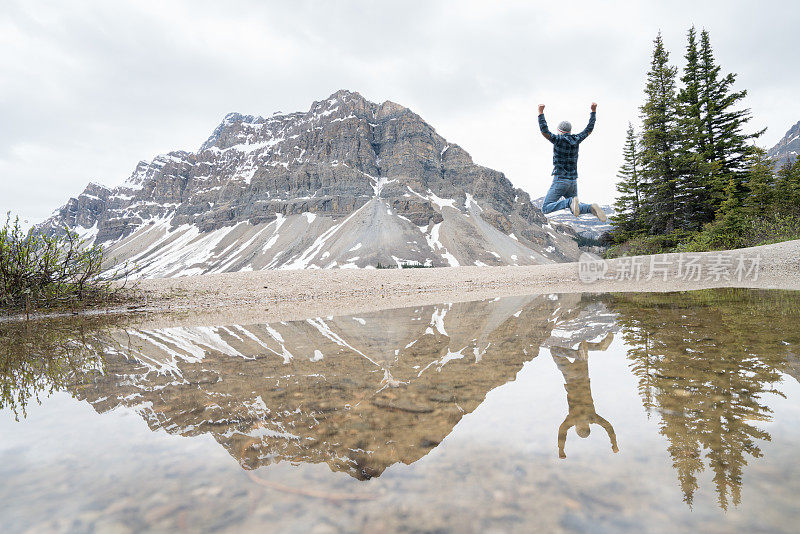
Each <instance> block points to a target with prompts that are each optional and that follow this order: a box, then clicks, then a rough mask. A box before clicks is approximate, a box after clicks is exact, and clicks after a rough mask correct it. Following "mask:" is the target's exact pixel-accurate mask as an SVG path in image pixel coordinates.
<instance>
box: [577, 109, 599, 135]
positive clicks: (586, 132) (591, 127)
mask: <svg viewBox="0 0 800 534" xmlns="http://www.w3.org/2000/svg"><path fill="white" fill-rule="evenodd" d="M591 109H592V112H591V113H590V114H589V124H587V125H586V128H585V129H584V130H583V131H582V132H581V133H579V134H578V142H581V141H583V140H584V139H586V138H587V137H589V134H590V133H592V130H594V120H595V116H596V112H597V104H596V103H594V102H592V108H591Z"/></svg>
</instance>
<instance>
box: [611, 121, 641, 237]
mask: <svg viewBox="0 0 800 534" xmlns="http://www.w3.org/2000/svg"><path fill="white" fill-rule="evenodd" d="M637 144H638V143H637V139H636V133H635V132H634V129H633V126H632V125H631V123H628V133H627V136H626V138H625V147H624V148H623V150H622V158H623V163H622V166H621V167H620V169H619V173H618V174H617V178H619V182H617V192H618V193H619V195H618V196H617V200H616V202H615V203H614V211H615V212H616V214H615V215H613V216H612V217H611V221H612V222H613V224H614V232H613V234H614V240H615V241H617V242H622V241H624V240H626V239H630V238H631V237H633V236H635V235H636V234H638V233H640V231H641V230H642V229H643V224H642V209H641V207H642V184H641V175H640V173H641V164H640V162H639V148H638V146H637Z"/></svg>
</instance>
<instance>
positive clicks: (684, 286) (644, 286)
mask: <svg viewBox="0 0 800 534" xmlns="http://www.w3.org/2000/svg"><path fill="white" fill-rule="evenodd" d="M586 267H587V264H586V263H585V262H584V265H583V268H584V271H583V275H581V274H580V272H579V269H580V268H581V264H580V263H560V264H551V265H534V266H521V267H445V268H435V269H381V270H372V269H370V270H364V269H359V270H316V269H315V270H295V271H255V272H236V273H224V274H207V275H199V276H190V277H184V278H164V279H147V280H141V281H140V282H138V287H139V288H140V289H141V290H142V292H143V294H144V295H145V297H146V299H147V305H146V308H147V309H148V310H152V311H171V312H180V313H179V314H178V315H179V316H181V317H183V318H184V319H185V320H187V321H191V322H192V323H193V324H203V323H207V324H227V323H233V322H235V323H247V322H252V321H258V322H269V321H283V320H296V319H304V318H308V317H314V316H329V315H343V314H353V313H359V312H365V311H375V310H381V309H390V308H397V307H403V306H414V305H425V304H434V303H441V302H463V301H470V300H481V299H487V298H495V297H503V296H510V295H524V294H534V293H579V292H580V293H582V292H591V293H600V292H633V291H653V292H663V291H686V290H694V289H705V288H713V287H750V288H772V289H796V290H798V289H800V240H797V241H788V242H784V243H778V244H774V245H764V246H760V247H753V248H747V249H737V250H733V251H725V252H704V253H695V254H684V255H682V256H681V255H678V254H663V255H655V256H636V257H632V258H618V259H615V260H609V261H607V262H602V261H599V262H598V263H596V264H595V265H592V266H590V267H592V268H593V270H592V271H589V270H587V268H586ZM603 269H606V271H605V276H604V277H603V278H601V279H597V280H592V281H589V280H590V279H593V278H595V277H596V275H597V274H600V273H602V272H603ZM593 273H594V274H593ZM170 315H171V316H172V319H171V320H170V321H174V320H175V317H176V316H175V314H170ZM179 322H182V321H179Z"/></svg>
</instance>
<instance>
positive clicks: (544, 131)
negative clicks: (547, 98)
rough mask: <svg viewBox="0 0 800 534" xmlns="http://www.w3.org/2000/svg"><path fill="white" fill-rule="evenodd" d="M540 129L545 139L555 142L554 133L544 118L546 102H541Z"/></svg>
mask: <svg viewBox="0 0 800 534" xmlns="http://www.w3.org/2000/svg"><path fill="white" fill-rule="evenodd" d="M539 130H541V131H542V136H543V137H544V138H545V139H547V140H548V141H550V142H551V143H552V142H553V134H551V133H550V130H548V129H547V121H546V120H544V104H539Z"/></svg>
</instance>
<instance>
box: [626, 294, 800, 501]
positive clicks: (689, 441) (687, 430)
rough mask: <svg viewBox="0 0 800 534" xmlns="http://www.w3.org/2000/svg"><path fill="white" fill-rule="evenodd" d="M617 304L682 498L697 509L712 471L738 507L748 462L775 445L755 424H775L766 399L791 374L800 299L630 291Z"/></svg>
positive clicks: (723, 494)
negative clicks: (702, 477)
mask: <svg viewBox="0 0 800 534" xmlns="http://www.w3.org/2000/svg"><path fill="white" fill-rule="evenodd" d="M611 306H612V307H613V309H615V311H617V312H619V314H620V316H619V324H620V325H621V326H622V332H623V338H624V340H625V342H626V344H627V345H628V346H629V347H630V349H629V350H628V358H629V360H630V367H631V369H632V370H633V372H634V374H635V375H636V376H637V377H638V379H639V392H640V395H641V397H642V402H643V404H644V407H645V409H646V410H647V412H648V414H650V413H651V412H652V411H656V412H657V413H658V414H659V417H660V419H661V421H660V428H661V430H660V432H661V434H662V435H664V436H665V437H666V438H667V440H668V441H669V447H668V451H669V454H670V456H671V457H672V461H673V466H674V468H675V470H676V471H677V474H678V480H679V484H680V487H681V490H682V491H683V495H684V500H685V502H686V503H687V504H689V505H690V506H691V504H692V501H693V498H694V493H695V491H697V489H698V475H699V474H700V473H701V472H702V471H703V470H704V469H705V467H706V466H708V467H710V468H711V470H712V471H713V474H714V476H713V480H714V484H715V486H716V492H717V499H718V503H719V505H720V507H722V508H723V509H727V507H728V505H729V503H733V504H734V505H738V504H739V502H740V501H741V486H742V475H743V468H744V466H746V465H747V457H748V456H751V457H753V458H760V457H761V456H762V451H761V449H760V448H759V445H758V444H759V442H760V441H770V439H771V436H770V434H769V432H767V431H766V430H764V428H762V427H761V426H759V425H758V422H766V421H770V420H771V414H772V411H771V410H770V408H769V407H768V406H767V405H766V404H765V402H764V397H765V395H767V394H777V395H781V393H780V392H779V391H778V390H777V389H776V387H775V386H776V384H777V383H779V382H780V381H781V371H783V372H787V373H790V374H791V373H792V371H793V367H792V365H793V361H794V359H796V355H797V349H798V346H800V336H799V335H798V333H797V328H796V325H797V323H798V320H800V296H798V295H797V294H795V293H791V292H753V291H750V290H729V291H701V292H693V293H686V294H681V295H680V298H676V295H659V294H636V295H631V294H629V295H618V296H616V297H615V299H614V301H613V303H612V304H611ZM795 374H796V373H795Z"/></svg>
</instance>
